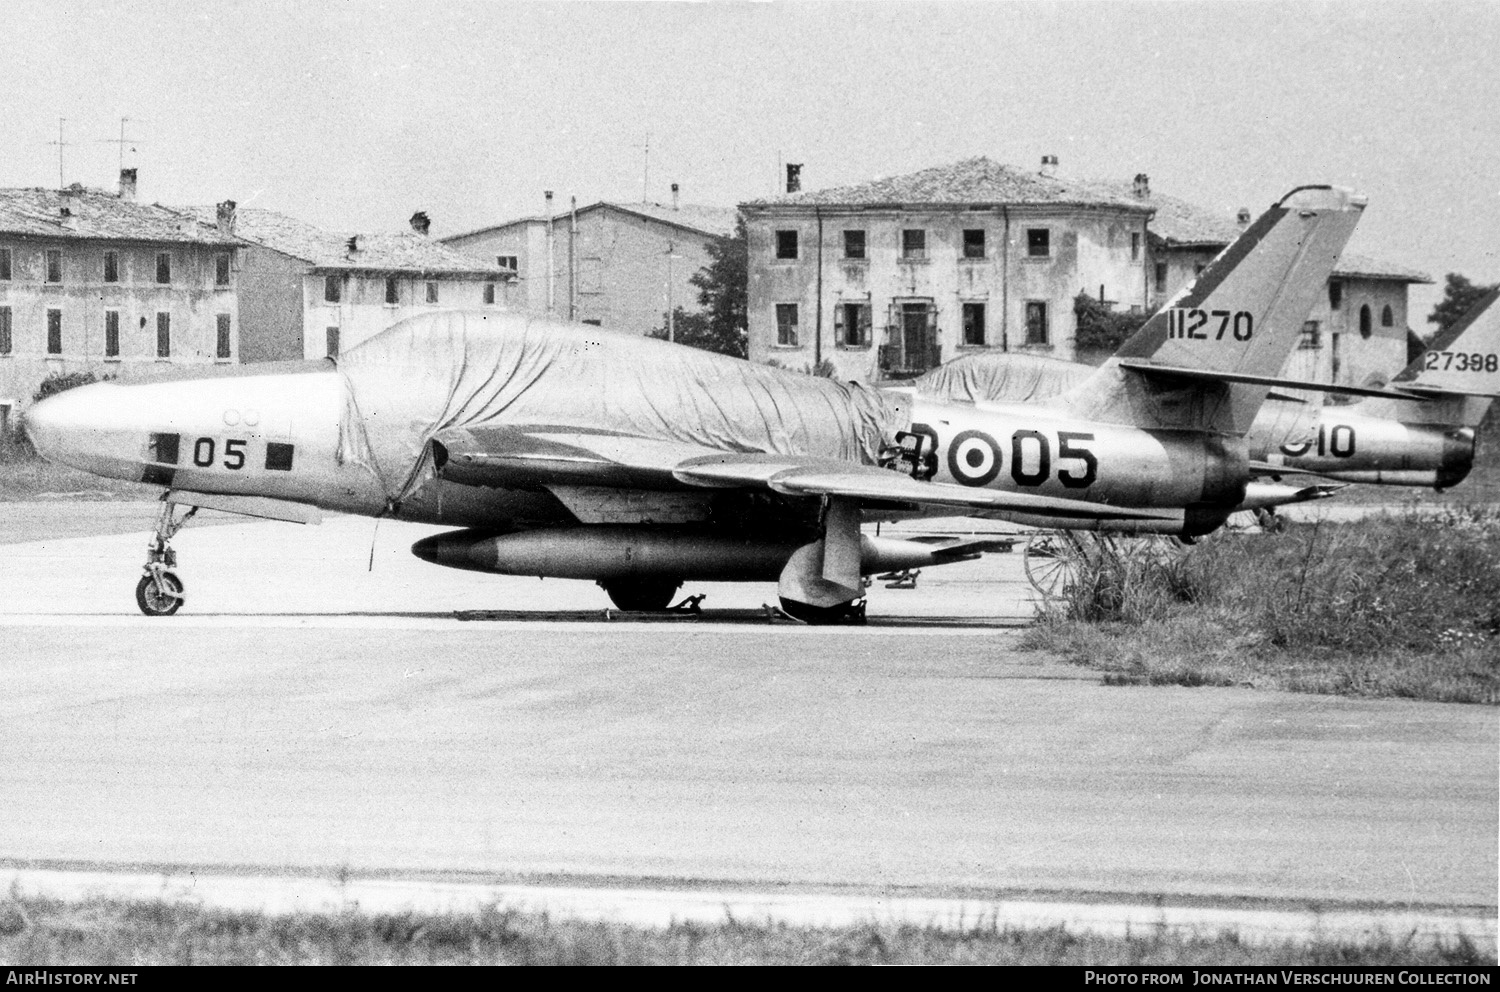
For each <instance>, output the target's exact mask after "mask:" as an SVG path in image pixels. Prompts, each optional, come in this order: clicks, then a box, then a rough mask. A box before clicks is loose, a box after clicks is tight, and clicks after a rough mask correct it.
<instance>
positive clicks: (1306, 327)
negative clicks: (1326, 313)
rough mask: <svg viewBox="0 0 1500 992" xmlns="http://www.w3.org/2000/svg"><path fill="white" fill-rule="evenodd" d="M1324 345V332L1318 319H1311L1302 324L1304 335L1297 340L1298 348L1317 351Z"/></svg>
mask: <svg viewBox="0 0 1500 992" xmlns="http://www.w3.org/2000/svg"><path fill="white" fill-rule="evenodd" d="M1321 347H1323V334H1322V331H1321V330H1320V329H1319V327H1318V322H1317V321H1316V320H1309V321H1307V322H1306V323H1304V324H1303V325H1302V336H1301V337H1300V338H1298V340H1297V348H1298V350H1300V351H1317V350H1318V349H1319V348H1321Z"/></svg>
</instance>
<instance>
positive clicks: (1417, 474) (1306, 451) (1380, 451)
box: [914, 290, 1500, 509]
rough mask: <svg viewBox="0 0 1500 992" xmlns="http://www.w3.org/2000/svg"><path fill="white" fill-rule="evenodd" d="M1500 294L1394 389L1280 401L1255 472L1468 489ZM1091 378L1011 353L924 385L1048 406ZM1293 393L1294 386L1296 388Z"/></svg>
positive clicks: (936, 393)
mask: <svg viewBox="0 0 1500 992" xmlns="http://www.w3.org/2000/svg"><path fill="white" fill-rule="evenodd" d="M1497 299H1500V290H1495V291H1493V292H1491V293H1489V294H1487V295H1486V296H1484V297H1483V298H1481V299H1480V300H1479V301H1477V302H1476V303H1475V305H1474V306H1473V307H1472V308H1470V310H1469V312H1468V313H1467V314H1465V315H1464V317H1463V318H1461V319H1460V320H1459V321H1457V322H1456V323H1454V324H1453V325H1452V326H1450V327H1448V328H1447V329H1445V330H1444V331H1442V332H1440V333H1439V334H1438V335H1436V336H1435V337H1434V338H1433V340H1432V342H1431V343H1430V345H1429V346H1428V348H1427V350H1426V351H1425V352H1424V353H1423V354H1422V355H1421V356H1419V357H1418V358H1417V359H1416V361H1414V362H1412V363H1411V364H1410V365H1408V366H1407V367H1406V368H1405V369H1404V370H1403V371H1401V372H1400V373H1399V374H1397V375H1396V376H1395V377H1394V378H1393V379H1392V380H1391V382H1390V387H1389V388H1388V389H1371V390H1365V389H1357V390H1346V389H1343V388H1340V387H1332V388H1331V390H1330V387H1329V386H1327V385H1317V386H1315V387H1314V388H1317V389H1319V390H1330V391H1334V392H1346V391H1347V392H1355V393H1358V394H1365V393H1376V394H1379V395H1375V396H1366V397H1365V398H1364V399H1361V400H1360V401H1359V402H1356V403H1352V404H1349V405H1345V406H1313V405H1309V404H1308V403H1306V402H1304V401H1303V400H1301V399H1299V398H1297V397H1294V396H1289V395H1286V394H1284V393H1273V394H1272V395H1271V396H1270V398H1269V399H1268V400H1267V402H1266V404H1265V406H1264V407H1262V409H1261V412H1260V414H1259V415H1258V416H1257V417H1256V418H1255V421H1254V423H1253V424H1252V426H1251V428H1250V431H1249V433H1248V434H1247V436H1246V442H1247V444H1248V449H1249V457H1250V468H1251V472H1252V473H1253V474H1255V475H1258V476H1262V477H1265V476H1269V477H1272V478H1275V479H1277V480H1278V481H1279V480H1280V479H1281V478H1282V477H1284V476H1287V475H1296V474H1306V475H1315V476H1318V477H1320V478H1324V479H1330V480H1336V481H1339V482H1346V483H1348V482H1360V483H1374V484H1379V485H1399V486H1430V487H1432V488H1435V489H1438V490H1440V491H1441V490H1443V489H1447V488H1450V487H1452V486H1455V485H1457V484H1458V483H1460V482H1462V481H1463V479H1464V478H1465V477H1467V476H1468V474H1469V472H1470V470H1471V469H1472V468H1473V464H1474V447H1475V428H1476V427H1478V425H1479V422H1480V421H1481V420H1483V419H1484V416H1485V414H1486V413H1487V412H1488V410H1489V408H1490V403H1491V402H1492V401H1493V400H1494V399H1495V398H1497V397H1500V358H1497V356H1500V307H1495V306H1494V304H1495V302H1496V300H1497ZM1092 375H1093V369H1092V368H1091V367H1090V366H1087V365H1082V364H1079V363H1076V362H1067V361H1063V360H1061V359H1053V358H1044V357H1038V356H1033V355H1024V354H1016V353H1013V352H1002V353H989V354H981V355H971V356H966V357H964V358H959V359H956V360H955V361H952V362H949V363H947V364H946V365H943V366H941V367H939V368H937V369H934V370H933V371H932V372H929V373H928V374H927V375H925V376H923V377H922V378H920V379H918V380H916V382H915V383H914V388H915V389H916V390H917V391H918V392H919V393H922V394H925V395H930V396H932V397H934V398H935V399H939V400H947V401H950V402H970V403H978V404H985V403H990V402H995V401H1011V402H1019V401H1029V402H1046V401H1047V400H1049V399H1052V398H1054V397H1056V396H1060V395H1062V394H1064V393H1066V392H1068V391H1069V390H1070V389H1074V388H1076V387H1078V386H1079V385H1080V384H1081V383H1083V382H1085V381H1087V380H1088V379H1089V378H1090V377H1091V376H1092ZM1289 385H1290V384H1289ZM1327 489H1328V487H1318V486H1309V487H1288V486H1273V485H1268V484H1265V483H1254V482H1252V483H1251V484H1250V490H1249V492H1248V494H1247V497H1246V502H1245V507H1244V508H1246V509H1255V508H1260V507H1268V506H1275V505H1279V504H1283V503H1287V502H1297V501H1300V500H1303V499H1308V498H1317V496H1319V495H1321V494H1323V493H1325V492H1327Z"/></svg>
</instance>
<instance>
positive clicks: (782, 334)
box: [776, 303, 797, 348]
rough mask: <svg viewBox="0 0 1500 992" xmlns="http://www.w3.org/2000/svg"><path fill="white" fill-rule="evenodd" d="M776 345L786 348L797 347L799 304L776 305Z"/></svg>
mask: <svg viewBox="0 0 1500 992" xmlns="http://www.w3.org/2000/svg"><path fill="white" fill-rule="evenodd" d="M776 343H777V344H779V345H781V346H782V347H785V348H795V347H797V304H795V303H778V304H776Z"/></svg>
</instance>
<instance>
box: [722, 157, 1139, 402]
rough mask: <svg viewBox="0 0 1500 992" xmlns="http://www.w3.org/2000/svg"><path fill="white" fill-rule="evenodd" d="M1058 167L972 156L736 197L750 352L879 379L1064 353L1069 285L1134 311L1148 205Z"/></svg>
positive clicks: (1051, 161)
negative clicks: (874, 176) (761, 196)
mask: <svg viewBox="0 0 1500 992" xmlns="http://www.w3.org/2000/svg"><path fill="white" fill-rule="evenodd" d="M1056 165H1057V160H1056V159H1055V158H1054V157H1052V156H1047V157H1046V158H1044V159H1043V164H1042V169H1041V171H1039V172H1034V171H1029V170H1023V169H1019V168H1015V167H1013V166H1009V165H1002V164H1000V163H997V162H993V161H991V160H989V159H987V158H973V159H968V160H966V161H962V162H957V163H955V164H953V165H946V166H940V167H937V168H932V169H924V170H923V171H921V172H916V173H912V174H910V175H905V176H897V177H895V178H891V179H880V180H876V181H874V182H869V183H864V184H861V185H856V186H845V187H839V188H834V189H827V190H821V191H817V192H806V193H803V192H797V193H790V194H788V195H786V196H781V197H776V198H772V199H765V200H753V201H750V202H748V203H743V204H741V205H740V210H741V212H742V213H743V214H744V215H745V226H746V231H747V234H748V238H749V241H748V249H749V258H750V284H749V290H748V292H749V304H748V306H749V325H750V360H751V361H756V362H766V361H772V360H774V361H776V362H779V363H780V364H783V365H787V366H790V367H793V368H804V367H809V368H810V367H815V366H817V365H818V364H819V363H822V362H825V361H826V362H830V363H831V364H832V366H833V368H834V371H835V373H836V375H837V377H838V378H840V379H858V380H865V381H880V380H889V379H900V378H907V377H911V376H915V375H919V374H921V373H922V372H924V371H926V370H927V369H929V368H932V367H933V366H935V365H938V364H940V363H942V362H944V361H946V360H948V359H951V358H953V357H956V356H958V355H961V354H964V353H966V352H970V351H975V350H983V349H999V350H1007V351H1033V352H1040V353H1045V354H1049V355H1054V356H1056V357H1059V358H1067V359H1071V358H1073V357H1075V347H1074V332H1075V330H1076V321H1075V318H1074V315H1073V300H1074V297H1075V296H1077V295H1078V293H1080V292H1088V293H1089V294H1090V295H1093V296H1095V297H1097V298H1100V299H1104V300H1107V301H1109V302H1110V303H1112V304H1115V305H1116V306H1118V307H1120V308H1123V309H1141V308H1143V307H1145V305H1146V303H1147V280H1146V273H1147V272H1148V268H1147V266H1148V251H1147V236H1148V231H1149V228H1148V222H1149V220H1150V218H1151V213H1152V208H1151V206H1150V205H1149V204H1148V203H1145V202H1144V201H1143V200H1142V199H1140V198H1139V197H1137V196H1134V195H1132V194H1131V193H1129V192H1123V193H1122V192H1121V191H1119V190H1117V189H1115V188H1114V187H1112V186H1110V185H1107V184H1100V183H1086V182H1079V181H1075V180H1069V179H1063V178H1059V177H1058V176H1057V175H1056Z"/></svg>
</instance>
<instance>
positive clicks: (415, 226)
mask: <svg viewBox="0 0 1500 992" xmlns="http://www.w3.org/2000/svg"><path fill="white" fill-rule="evenodd" d="M431 228H432V221H431V220H429V219H428V218H427V214H425V213H423V212H422V211H421V210H418V211H417V212H416V213H414V214H412V215H411V229H412V230H413V231H416V232H417V233H418V234H420V235H421V236H422V237H424V238H425V237H427V232H428V231H429V230H430V229H431Z"/></svg>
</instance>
